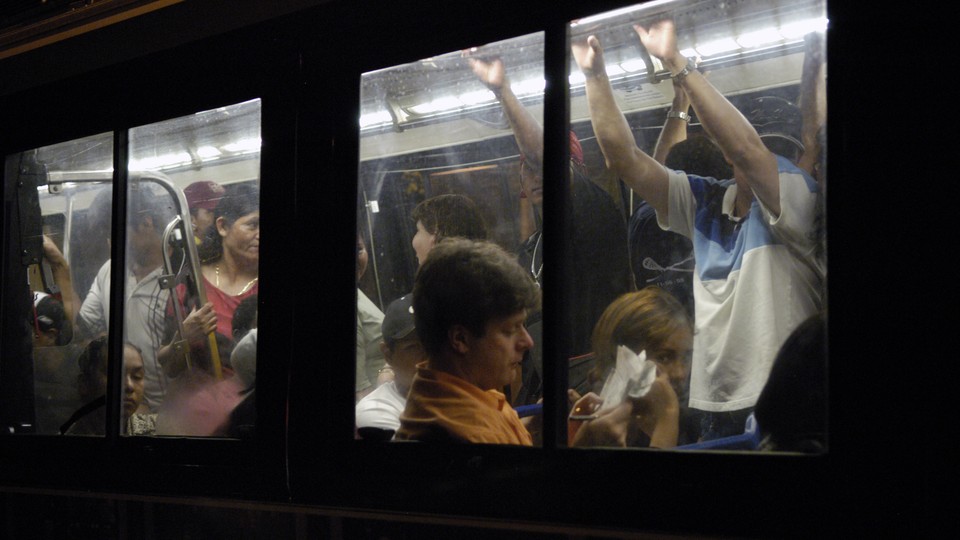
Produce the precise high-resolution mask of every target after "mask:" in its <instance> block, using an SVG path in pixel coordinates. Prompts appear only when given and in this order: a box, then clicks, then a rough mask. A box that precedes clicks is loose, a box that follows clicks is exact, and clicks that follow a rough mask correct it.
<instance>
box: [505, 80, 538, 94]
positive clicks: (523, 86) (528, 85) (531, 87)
mask: <svg viewBox="0 0 960 540" xmlns="http://www.w3.org/2000/svg"><path fill="white" fill-rule="evenodd" d="M546 85H547V81H545V80H544V79H543V77H535V78H532V79H526V80H524V81H520V82H518V83H513V84H511V85H510V89H511V90H513V93H514V94H516V95H517V96H529V95H532V94H540V93H543V89H544V88H546Z"/></svg>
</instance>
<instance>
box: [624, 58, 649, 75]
mask: <svg viewBox="0 0 960 540" xmlns="http://www.w3.org/2000/svg"><path fill="white" fill-rule="evenodd" d="M620 67H621V68H623V70H624V71H627V72H629V73H637V72H641V71H646V70H647V64H645V63H644V62H643V60H641V59H639V58H634V59H632V60H627V61H626V62H620Z"/></svg>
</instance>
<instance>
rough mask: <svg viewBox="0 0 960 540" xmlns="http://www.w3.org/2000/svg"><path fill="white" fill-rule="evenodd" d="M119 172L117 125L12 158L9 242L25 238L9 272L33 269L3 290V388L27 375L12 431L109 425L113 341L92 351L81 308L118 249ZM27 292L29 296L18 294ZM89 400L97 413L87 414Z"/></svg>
mask: <svg viewBox="0 0 960 540" xmlns="http://www.w3.org/2000/svg"><path fill="white" fill-rule="evenodd" d="M112 174H113V137H112V135H111V134H110V133H104V134H100V135H94V136H91V137H85V138H83V139H78V140H74V141H69V142H65V143H61V144H54V145H51V146H45V147H42V148H37V149H33V150H28V151H25V152H22V153H19V154H14V155H9V156H7V158H6V171H5V182H6V185H7V187H8V192H7V193H6V197H5V200H7V201H8V202H12V203H14V204H13V205H10V204H8V205H7V207H6V208H7V212H8V213H7V215H6V219H7V223H9V224H10V225H11V227H10V228H9V229H8V230H7V234H6V237H5V243H15V244H18V245H19V246H20V248H19V254H20V255H21V258H20V260H8V261H5V268H4V273H5V274H6V275H8V276H10V275H14V276H19V275H21V272H23V271H25V273H26V278H27V279H26V280H25V281H24V282H23V287H22V289H21V288H20V287H19V286H14V287H8V288H7V289H6V290H5V291H4V310H5V318H4V321H5V324H9V326H8V327H7V331H5V338H7V339H6V340H5V342H4V344H3V345H4V358H3V364H4V365H3V371H4V373H3V375H4V378H5V379H6V380H5V381H4V387H5V388H6V389H7V390H9V389H11V388H12V386H11V382H12V380H11V379H16V382H17V383H18V384H17V385H16V386H15V388H16V390H15V391H13V394H14V395H13V396H11V395H9V394H8V395H7V396H6V399H5V402H4V411H3V413H4V417H5V424H6V425H5V426H4V428H5V429H6V430H7V431H9V432H21V433H35V434H45V435H55V434H58V433H60V432H61V429H63V430H64V431H66V432H67V433H70V434H79V435H103V433H104V426H105V424H104V418H105V417H104V415H103V408H102V407H97V403H98V400H100V401H102V396H103V395H104V392H105V390H106V374H107V366H106V364H105V363H101V362H99V360H100V358H101V354H100V353H101V352H104V353H105V351H106V346H105V342H103V341H102V340H101V341H100V342H98V343H94V344H93V345H92V346H91V347H89V348H90V349H92V353H93V354H91V351H87V350H86V349H88V343H89V341H90V340H89V339H87V338H86V337H85V336H84V335H83V334H82V331H81V329H80V328H79V327H78V325H77V320H76V315H77V312H78V310H79V309H80V304H81V301H82V299H83V298H84V297H85V296H86V295H87V292H88V291H89V290H90V288H91V286H92V284H93V281H94V278H95V276H96V274H97V269H98V268H99V267H100V265H101V264H102V262H103V261H104V260H107V259H108V258H109V257H110V247H109V238H110V220H111V207H110V199H111V190H112ZM14 186H15V188H16V193H10V192H9V189H10V188H11V187H14ZM14 208H16V210H13V209H14ZM14 217H15V218H16V219H13V218H14ZM14 231H16V234H14ZM8 252H9V251H8ZM4 283H5V285H6V284H8V281H7V279H6V278H5V280H4ZM22 294H28V295H29V301H28V302H26V303H21V302H20V301H19V300H20V298H21V295H22ZM21 310H22V313H21ZM11 311H15V313H11ZM21 319H22V322H23V323H24V326H23V329H24V332H23V333H22V334H23V335H22V336H17V338H18V339H17V340H15V341H12V340H10V339H9V338H10V337H12V334H11V332H10V331H11V330H12V329H13V328H14V326H15V324H14V321H20V320H21ZM103 358H105V357H103ZM31 368H32V369H31ZM91 403H92V404H93V405H92V406H91V405H90V404H91ZM85 406H86V407H87V409H89V410H93V411H95V412H94V413H93V414H92V415H89V414H87V415H85V414H82V413H83V412H85V409H84V407H85ZM97 419H99V423H98V422H97Z"/></svg>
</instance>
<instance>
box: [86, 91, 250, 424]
mask: <svg viewBox="0 0 960 540" xmlns="http://www.w3.org/2000/svg"><path fill="white" fill-rule="evenodd" d="M259 190H260V101H259V100H254V101H250V102H245V103H241V104H237V105H232V106H229V107H222V108H219V109H215V110H210V111H204V112H200V113H197V114H193V115H190V116H185V117H182V118H176V119H173V120H167V121H164V122H159V123H157V124H151V125H148V126H142V127H138V128H134V129H131V130H130V161H129V188H128V191H127V193H128V199H127V219H126V223H127V251H126V253H127V260H126V261H125V268H126V275H125V276H124V277H125V280H124V283H125V287H124V290H125V292H126V294H125V298H126V304H125V306H124V342H125V347H124V377H123V379H122V388H121V389H120V391H122V392H123V400H122V403H123V407H124V412H123V415H122V416H123V418H125V423H124V428H123V429H124V433H127V434H129V435H153V434H156V435H190V436H230V435H233V434H234V433H233V430H234V429H235V428H236V427H237V426H238V425H239V424H242V423H250V422H251V421H252V419H250V418H246V417H244V418H231V414H233V413H234V412H235V410H236V415H238V416H239V415H240V413H241V412H242V411H246V410H247V408H246V407H243V408H240V409H237V406H238V405H239V404H240V403H241V402H244V401H246V403H252V399H253V398H252V395H253V387H254V384H255V373H256V370H255V365H256V332H257V331H256V321H257V316H256V314H257V295H258V291H259V286H258V276H259V260H260V256H259V250H260V191H259ZM98 278H99V279H109V268H108V267H104V269H103V272H102V273H101V274H99V275H98ZM171 292H172V294H171ZM88 300H89V299H88ZM251 410H252V409H251Z"/></svg>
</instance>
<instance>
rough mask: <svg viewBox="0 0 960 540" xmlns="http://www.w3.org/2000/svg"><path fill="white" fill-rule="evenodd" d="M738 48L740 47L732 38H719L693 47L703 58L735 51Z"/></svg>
mask: <svg viewBox="0 0 960 540" xmlns="http://www.w3.org/2000/svg"><path fill="white" fill-rule="evenodd" d="M739 48H740V45H737V42H736V41H735V40H734V39H733V38H721V39H718V40H716V41H711V42H709V43H704V44H703V45H697V46H696V47H695V49H696V51H697V53H699V54H700V56H703V57H707V56H714V55H717V54H722V53H725V52H730V51H735V50H737V49H739Z"/></svg>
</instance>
